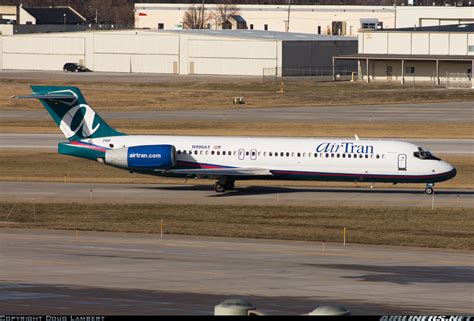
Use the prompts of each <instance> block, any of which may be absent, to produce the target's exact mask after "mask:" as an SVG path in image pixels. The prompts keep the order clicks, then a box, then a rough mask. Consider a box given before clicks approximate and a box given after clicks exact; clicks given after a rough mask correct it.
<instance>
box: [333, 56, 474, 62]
mask: <svg viewBox="0 0 474 321" xmlns="http://www.w3.org/2000/svg"><path fill="white" fill-rule="evenodd" d="M334 58H335V59H340V60H358V59H369V60H402V59H403V60H425V61H435V60H443V61H447V60H458V61H471V60H472V59H473V56H467V55H466V56H463V55H409V54H407V55H392V54H353V55H342V56H336V57H334Z"/></svg>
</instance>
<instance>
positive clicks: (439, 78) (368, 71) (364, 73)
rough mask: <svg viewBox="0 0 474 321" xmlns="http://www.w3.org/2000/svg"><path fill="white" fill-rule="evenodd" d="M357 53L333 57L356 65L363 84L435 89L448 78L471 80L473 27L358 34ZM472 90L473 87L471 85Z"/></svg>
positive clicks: (435, 27)
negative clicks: (392, 83) (424, 84)
mask: <svg viewBox="0 0 474 321" xmlns="http://www.w3.org/2000/svg"><path fill="white" fill-rule="evenodd" d="M358 46H359V48H358V53H357V54H355V55H345V56H337V57H334V60H335V63H336V65H337V63H338V62H341V61H348V60H352V61H354V60H355V61H358V62H359V73H358V74H359V79H362V80H365V81H368V82H370V81H392V80H393V81H399V82H401V83H405V82H406V81H415V80H419V81H430V82H433V83H434V84H437V85H439V84H440V82H444V81H446V79H447V77H448V76H449V75H450V74H459V75H464V77H465V78H468V79H471V80H472V70H473V66H474V24H461V25H447V26H432V27H420V28H401V29H391V30H388V29H387V30H362V32H361V33H359V36H358ZM473 87H474V83H473Z"/></svg>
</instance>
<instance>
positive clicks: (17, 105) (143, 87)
mask: <svg viewBox="0 0 474 321" xmlns="http://www.w3.org/2000/svg"><path fill="white" fill-rule="evenodd" d="M32 84H34V85H60V86H64V85H65V84H67V85H70V86H78V87H80V88H81V90H82V92H83V93H84V95H85V97H87V100H88V102H89V103H90V104H91V106H94V108H96V109H97V110H98V111H99V112H100V111H102V110H114V111H120V110H127V111H133V110H176V109H194V110H197V109H226V108H235V105H233V104H232V98H233V97H235V96H244V97H245V100H246V105H245V106H247V107H291V106H322V105H324V106H327V105H357V104H386V103H423V102H439V101H474V92H473V91H472V90H470V89H466V90H446V89H443V88H434V87H433V86H432V85H430V84H419V85H417V88H414V87H413V85H401V84H399V83H396V82H394V83H386V82H382V83H373V84H366V83H363V82H354V83H352V82H317V81H311V80H299V81H290V82H286V84H285V93H284V94H279V93H277V91H279V89H280V87H279V86H280V83H279V82H275V81H258V80H221V81H216V80H209V81H189V82H149V83H136V82H130V83H117V82H113V81H109V82H95V81H87V82H70V80H35V81H34V83H31V81H29V80H8V79H3V80H0V92H2V93H8V95H9V96H10V95H28V94H31V89H30V88H29V86H30V85H32ZM37 106H38V105H37V102H34V101H23V100H21V101H20V100H12V99H8V97H6V96H4V97H0V109H13V110H18V109H35V108H37Z"/></svg>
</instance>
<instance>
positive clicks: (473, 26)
mask: <svg viewBox="0 0 474 321" xmlns="http://www.w3.org/2000/svg"><path fill="white" fill-rule="evenodd" d="M473 19H474V17H473ZM370 31H384V32H387V31H396V32H399V31H407V32H417V31H420V32H474V23H463V24H455V25H444V26H428V27H410V28H393V29H374V30H370Z"/></svg>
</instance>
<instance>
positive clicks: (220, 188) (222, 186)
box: [214, 180, 235, 193]
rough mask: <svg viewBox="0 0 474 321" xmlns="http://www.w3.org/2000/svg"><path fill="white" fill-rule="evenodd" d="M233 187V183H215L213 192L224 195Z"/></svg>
mask: <svg viewBox="0 0 474 321" xmlns="http://www.w3.org/2000/svg"><path fill="white" fill-rule="evenodd" d="M234 187H235V181H225V180H224V181H217V182H216V183H215V184H214V190H215V191H216V192H217V193H224V192H225V191H226V190H232V189H234Z"/></svg>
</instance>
